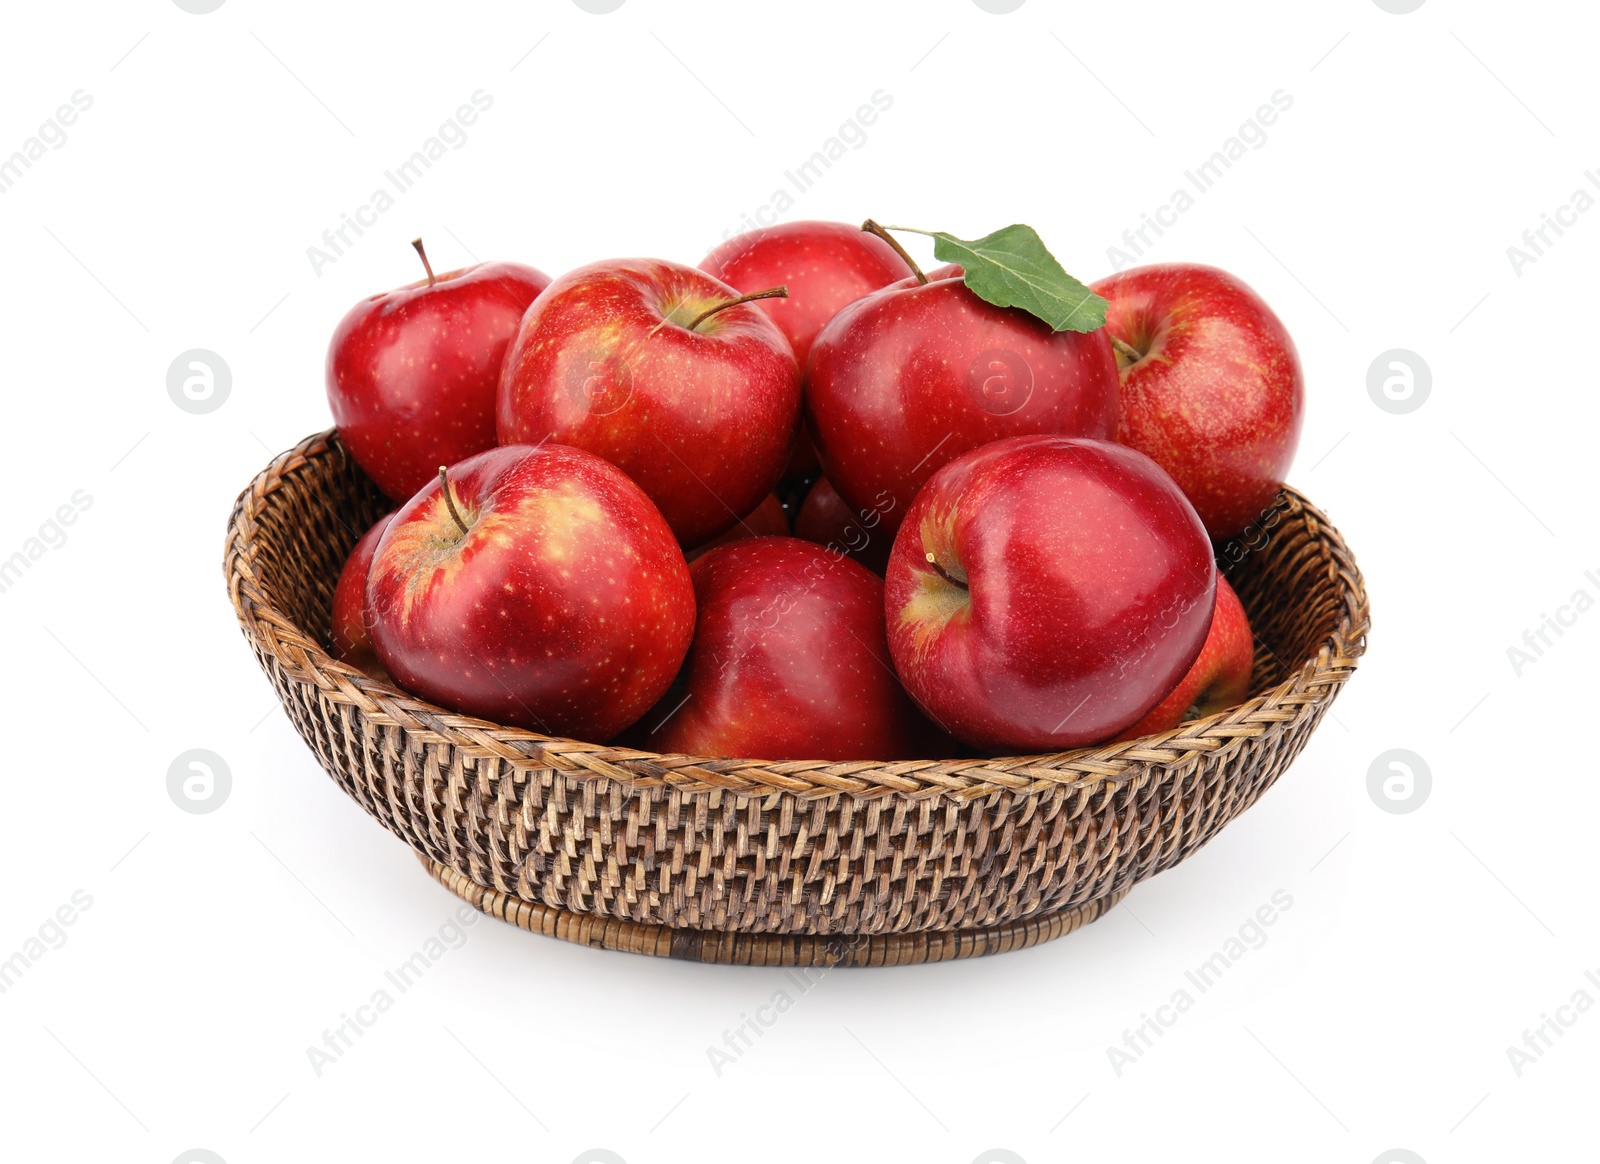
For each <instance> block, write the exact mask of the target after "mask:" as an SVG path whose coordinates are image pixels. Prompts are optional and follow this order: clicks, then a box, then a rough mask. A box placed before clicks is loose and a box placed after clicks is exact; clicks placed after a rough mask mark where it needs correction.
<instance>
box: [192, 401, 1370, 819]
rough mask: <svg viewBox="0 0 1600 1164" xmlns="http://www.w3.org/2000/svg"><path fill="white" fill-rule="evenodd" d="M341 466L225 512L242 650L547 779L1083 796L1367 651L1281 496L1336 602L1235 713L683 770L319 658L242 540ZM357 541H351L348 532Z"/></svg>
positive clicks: (691, 762) (386, 717)
mask: <svg viewBox="0 0 1600 1164" xmlns="http://www.w3.org/2000/svg"><path fill="white" fill-rule="evenodd" d="M330 454H332V455H340V456H347V457H348V456H349V451H348V450H347V449H346V448H345V447H344V446H343V444H342V443H341V442H340V441H339V439H338V430H337V429H335V428H329V429H325V430H323V431H321V432H318V433H313V434H312V435H310V436H307V437H305V438H304V439H302V440H301V441H299V442H298V443H297V444H295V445H294V446H293V447H291V448H289V449H287V450H285V451H284V452H282V453H279V454H278V455H277V456H276V457H274V458H273V459H272V460H271V461H270V462H269V463H268V464H267V465H266V467H265V468H263V469H262V470H261V471H260V472H258V473H257V474H256V476H255V477H254V479H252V480H251V482H250V484H249V485H248V486H246V487H245V489H244V490H243V491H242V492H241V493H240V494H239V496H238V498H237V499H236V500H235V502H234V505H233V509H232V512H231V513H230V515H229V519H228V529H227V537H226V543H225V549H224V554H223V575H224V578H225V579H226V581H227V585H228V595H229V598H230V599H231V601H232V602H233V608H234V613H235V615H236V616H237V618H238V621H239V625H240V628H241V630H242V631H243V633H244V635H245V638H246V639H247V640H248V641H249V642H250V644H251V646H252V648H253V649H254V650H255V651H256V652H257V653H258V654H260V655H270V656H271V657H272V658H273V659H274V660H275V661H276V662H277V664H278V665H279V667H281V668H282V670H283V671H284V673H285V674H286V675H287V676H288V677H289V678H291V679H294V680H296V681H299V682H306V683H311V684H313V685H315V686H317V687H318V688H319V689H321V690H322V691H323V692H324V693H325V694H326V695H327V696H328V697H329V698H331V699H334V700H335V701H338V702H342V703H345V704H348V705H350V706H351V707H353V708H355V709H357V710H359V712H360V713H361V714H362V715H363V716H365V717H366V718H367V719H368V720H369V721H370V722H372V723H373V724H375V725H377V726H380V727H397V728H400V729H402V730H404V731H406V732H407V733H409V734H411V735H413V736H415V737H417V739H418V741H419V742H423V743H445V744H448V745H450V746H451V747H453V748H456V749H458V750H460V751H461V752H462V753H464V754H465V755H466V756H470V757H472V758H473V759H475V760H500V761H505V762H506V763H508V764H509V765H511V767H512V768H513V770H515V771H528V770H535V769H555V770H557V771H559V772H561V773H563V775H565V776H566V777H567V778H569V779H579V780H595V781H599V780H616V781H618V782H620V783H622V784H624V785H626V786H629V787H633V788H650V787H660V786H671V787H673V788H677V789H680V790H682V791H710V792H716V791H725V792H731V793H734V794H737V795H770V794H775V793H788V794H791V795H795V796H797V797H800V798H803V799H811V798H817V797H828V796H834V795H838V794H841V793H845V794H849V795H852V796H855V797H857V798H862V799H871V798H876V797H881V796H893V795H900V796H905V797H909V798H912V799H924V798H930V797H939V796H954V797H956V798H958V799H960V800H963V801H966V800H972V799H978V798H981V797H984V796H988V795H990V794H992V793H996V792H1014V793H1027V792H1036V791H1041V790H1046V789H1052V790H1054V789H1059V790H1062V791H1065V792H1076V791H1092V790H1094V789H1096V788H1099V787H1103V786H1104V785H1107V784H1112V785H1121V784H1123V783H1126V782H1128V781H1130V780H1135V781H1144V780H1150V779H1153V778H1158V777H1159V776H1160V775H1162V774H1172V773H1174V772H1176V771H1179V770H1181V769H1182V768H1183V767H1185V766H1186V762H1187V761H1189V760H1190V759H1192V758H1194V757H1196V756H1199V755H1203V754H1211V753H1216V752H1220V751H1223V750H1224V749H1230V748H1235V747H1238V746H1240V745H1241V744H1242V743H1243V742H1244V741H1248V740H1251V739H1256V738H1259V737H1261V736H1264V735H1267V734H1268V733H1270V732H1271V731H1272V730H1274V728H1276V727H1277V726H1278V725H1280V724H1283V723H1286V722H1288V721H1291V720H1293V719H1295V718H1296V717H1297V716H1298V715H1300V714H1301V712H1302V710H1303V709H1304V708H1305V707H1306V705H1308V704H1317V705H1323V704H1327V703H1331V702H1332V699H1333V697H1334V695H1335V694H1337V692H1338V690H1339V688H1341V687H1342V686H1343V685H1344V683H1345V681H1346V680H1347V679H1348V678H1349V676H1350V674H1351V673H1352V672H1354V670H1355V668H1356V660H1357V659H1359V658H1360V657H1361V655H1362V654H1363V653H1365V650H1366V636H1367V632H1368V630H1369V629H1370V626H1371V614H1370V609H1369V605H1368V599H1367V593H1366V588H1365V584H1364V582H1363V579H1362V576H1361V572H1360V570H1359V569H1358V568H1357V567H1356V564H1355V559H1354V556H1353V555H1352V554H1351V552H1350V549H1349V547H1348V546H1346V544H1345V542H1344V539H1343V537H1342V536H1341V535H1340V534H1339V532H1338V530H1337V529H1336V528H1335V527H1334V526H1333V525H1332V524H1331V523H1330V522H1329V521H1328V520H1327V518H1326V516H1324V515H1323V513H1322V511H1321V510H1319V509H1318V508H1317V507H1316V506H1315V505H1313V504H1312V503H1311V502H1310V501H1309V500H1308V499H1307V498H1306V497H1305V495H1304V494H1302V493H1300V492H1299V491H1298V490H1297V489H1294V488H1293V487H1291V486H1287V485H1286V486H1284V487H1283V490H1282V491H1281V492H1280V493H1279V495H1278V499H1277V503H1276V506H1275V508H1286V509H1288V510H1289V511H1290V512H1292V513H1293V514H1295V516H1297V517H1300V518H1302V519H1304V520H1306V521H1308V522H1309V523H1310V524H1311V525H1312V526H1313V527H1314V532H1315V535H1316V538H1317V541H1318V544H1319V545H1320V547H1321V549H1322V554H1323V557H1324V559H1325V560H1326V562H1327V566H1328V570H1329V575H1330V577H1329V581H1330V582H1332V583H1333V584H1335V585H1336V586H1337V587H1338V590H1339V595H1338V597H1339V603H1340V607H1341V610H1340V614H1339V619H1338V621H1337V623H1336V625H1335V626H1334V628H1333V630H1332V631H1331V632H1330V633H1329V634H1328V635H1327V636H1326V637H1325V638H1324V639H1323V640H1322V642H1321V643H1320V644H1319V646H1318V648H1317V651H1316V653H1315V654H1314V655H1313V656H1311V657H1310V658H1308V659H1305V660H1303V661H1302V662H1301V663H1300V665H1299V666H1298V667H1296V668H1294V669H1293V670H1292V671H1290V672H1289V674H1288V675H1287V676H1285V678H1284V679H1283V680H1282V681H1281V682H1279V683H1278V684H1277V685H1275V686H1274V687H1272V688H1271V689H1269V690H1267V691H1265V692H1262V693H1261V694H1260V695H1256V696H1253V697H1252V698H1250V699H1248V700H1246V701H1245V702H1244V703H1241V704H1238V705H1236V706H1234V707H1231V708H1228V709H1226V710H1225V711H1222V712H1218V713H1217V714H1215V715H1211V716H1207V717H1205V718H1203V719H1198V720H1190V721H1188V722H1186V723H1183V724H1180V725H1179V726H1178V727H1176V728H1173V729H1171V730H1169V731H1166V732H1161V733H1158V734H1156V735H1149V736H1142V737H1139V738H1137V739H1133V740H1126V741H1123V742H1120V743H1106V744H1098V745H1093V746H1089V747H1083V748H1076V749H1072V750H1070V751H1064V752H1049V753H1037V754H1033V755H1018V756H995V757H981V758H974V759H954V760H893V761H884V760H851V761H831V760H792V761H781V762H780V761H767V760H758V759H748V758H736V757H704V756H687V755H679V754H672V753H657V752H646V751H640V750H637V749H634V748H621V747H613V746H610V745H607V744H596V743H590V742H588V741H584V740H575V739H568V738H564V737H560V736H546V735H542V734H540V733H538V732H533V731H528V730H526V729H523V728H514V727H506V726H504V725H501V724H497V723H494V722H492V721H489V720H484V719H479V718H477V717H475V716H469V715H463V714H460V713H458V712H453V711H449V710H447V709H445V708H442V707H439V706H438V705H437V704H433V703H429V702H427V701H426V700H423V699H419V698H417V697H416V696H414V695H411V694H409V693H408V692H405V691H403V690H401V689H400V688H398V687H396V686H394V685H392V684H388V683H384V682H382V681H380V680H377V679H373V678H371V677H370V676H368V675H366V674H365V673H363V672H361V671H358V670H356V669H355V668H353V667H350V666H349V665H347V664H345V663H342V662H340V661H338V660H337V659H335V658H333V657H332V656H331V655H330V654H329V653H328V651H327V648H326V647H325V645H324V644H323V643H322V642H320V641H319V640H317V639H316V638H315V637H314V636H312V635H310V634H308V633H307V632H306V631H305V630H303V629H302V628H301V627H299V626H298V625H297V624H296V622H295V621H294V620H293V619H292V618H290V617H289V616H288V615H287V614H285V613H284V612H283V611H282V610H280V609H278V608H277V607H276V606H274V605H273V604H272V603H271V602H270V601H268V599H267V597H266V594H265V592H264V590H263V588H262V586H261V583H260V579H259V577H258V575H257V573H256V570H255V561H256V557H257V555H258V551H259V547H258V546H257V545H256V544H255V543H254V541H253V538H252V535H253V533H254V531H255V528H256V524H257V519H258V516H259V515H260V513H261V512H262V511H263V510H264V509H265V508H266V507H267V505H268V504H270V498H271V496H272V494H273V493H275V492H277V490H278V489H279V488H280V487H281V485H282V482H283V481H284V479H285V478H287V477H289V476H291V475H292V474H294V473H296V472H298V471H300V470H302V469H304V468H305V466H306V465H308V464H309V463H310V462H311V461H312V460H314V459H316V458H318V457H322V456H327V455H330ZM352 532H354V533H355V534H356V535H357V536H359V535H360V534H361V533H362V532H364V531H361V530H355V531H352Z"/></svg>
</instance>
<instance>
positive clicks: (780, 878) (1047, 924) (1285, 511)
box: [224, 432, 1368, 965]
mask: <svg viewBox="0 0 1600 1164" xmlns="http://www.w3.org/2000/svg"><path fill="white" fill-rule="evenodd" d="M387 508H388V503H387V502H386V501H384V499H383V498H382V497H381V495H380V494H379V493H378V491H377V489H376V488H375V487H374V486H373V484H372V483H371V482H370V481H369V480H368V479H367V477H366V476H365V475H364V474H363V473H362V472H361V470H360V469H359V468H358V467H357V466H356V464H355V461H354V460H353V459H352V458H351V457H350V455H349V454H348V453H347V452H346V450H345V449H344V447H343V446H342V445H341V444H340V443H339V440H338V437H337V435H336V434H334V433H333V432H325V433H322V434H320V435H317V436H313V437H309V438H307V439H306V440H304V441H302V442H301V443H300V444H299V445H297V446H296V447H295V448H293V449H291V450H289V451H288V452H286V453H284V454H282V455H281V456H279V457H277V458H276V459H275V460H274V461H273V462H272V463H271V464H270V465H268V466H267V467H266V469H264V470H263V471H262V472H261V474H260V475H259V476H258V477H256V479H255V480H254V481H252V482H251V483H250V487H249V488H248V489H246V490H245V491H244V493H243V494H241V495H240V497H239V500H238V502H237V503H236V505H235V507H234V510H233V515H232V519H231V521H230V523H229V527H228V541H227V549H226V556H225V561H224V571H225V573H226V576H227V582H228V590H229V593H230V595H231V596H232V599H233V605H234V609H235V610H236V611H237V613H238V616H239V623H240V625H241V626H242V627H243V629H244V633H245V637H246V638H247V639H248V640H249V642H250V646H251V647H252V649H253V650H254V651H255V654H256V658H257V660H258V661H259V662H260V664H261V668H262V670H264V671H265V672H266V673H267V676H268V678H270V679H271V681H272V684H273V686H274V687H275V688H276V689H277V692H278V696H279V698H280V699H281V700H282V701H283V706H284V709H285V710H286V711H287V712H288V714H289V718H290V719H291V720H292V721H293V722H294V725H295V727H296V728H297V729H298V730H299V732H300V734H301V736H303V737H304V738H305V741H306V743H308V744H309V745H310V746H311V748H312V750H313V751H314V752H315V753H316V755H317V758H318V759H319V760H320V761H321V763H322V766H323V767H324V768H325V769H327V771H328V774H329V775H330V776H332V777H333V778H334V779H335V780H336V781H338V782H339V785H340V786H341V787H342V788H343V789H344V790H345V791H346V792H348V793H349V794H350V795H351V796H352V797H354V798H355V799H356V800H357V801H358V802H359V803H360V804H361V805H362V807H363V808H365V809H366V810H367V811H368V812H369V813H371V814H372V815H373V816H374V817H376V818H377V819H378V820H379V821H380V822H381V823H382V824H383V825H384V827H385V828H387V829H388V830H389V831H390V832H392V833H394V834H395V835H396V836H398V837H401V838H402V839H404V840H405V841H406V842H407V843H408V844H410V845H411V847H412V848H413V849H414V850H415V851H416V852H417V854H418V856H419V857H420V858H421V860H422V861H423V864H424V865H425V866H426V867H427V868H428V870H429V871H430V872H431V873H432V874H433V876H434V877H436V878H437V879H438V880H439V881H440V882H441V883H442V884H444V885H445V886H446V887H447V888H449V889H450V890H451V891H453V892H454V893H456V894H458V895H459V896H461V897H463V898H465V899H466V900H467V901H469V902H471V903H472V904H473V905H474V906H476V907H478V908H480V909H482V910H484V911H486V912H489V913H493V914H494V915H495V916H497V917H501V918H504V919H505V920H507V921H510V922H513V923H515V924H516V925H519V926H522V927H523V928H525V929H529V930H533V931H536V932H539V933H544V934H549V935H552V936H554V937H559V938H564V939H566V940H568V941H575V942H581V943H584V944H587V945H591V946H600V947H604V948H606V949H614V950H627V951H631V952H634V953H642V954H655V955H663V956H671V957H678V958H688V959H694V960H699V961H706V962H732V963H741V964H761V965H797V964H826V965H836V964H848V965H895V964H904V963H910V962H929V961H940V960H943V959H946V958H959V957H967V956H971V955H976V954H988V953H997V952H1000V951H1004V950H1012V949H1019V948H1022V947H1025V946H1030V945H1034V944H1036V943H1038V942H1042V941H1047V940H1049V939H1051V938H1055V937H1059V936H1061V935H1062V934H1065V933H1069V932H1070V931H1072V930H1074V929H1076V928H1077V927H1078V926H1080V925H1083V924H1085V923H1087V922H1090V921H1093V920H1094V919H1095V918H1097V917H1099V916H1100V915H1101V914H1103V913H1104V912H1106V910H1108V909H1110V908H1111V907H1112V906H1113V905H1115V904H1116V903H1117V901H1119V900H1120V899H1121V898H1122V896H1123V895H1124V894H1125V893H1127V891H1128V890H1129V889H1130V888H1131V887H1132V886H1133V885H1134V884H1135V883H1137V882H1139V881H1141V880H1143V879H1144V878H1146V877H1149V876H1151V875H1153V874H1155V873H1159V872H1161V871H1162V870H1163V869H1167V868H1170V867H1171V866H1173V865H1176V864H1177V863H1178V862H1179V861H1182V860H1183V859H1184V858H1185V857H1187V856H1188V855H1189V854H1191V853H1193V852H1194V851H1195V850H1196V849H1198V848H1199V847H1200V846H1201V845H1203V844H1205V843H1206V842H1207V841H1208V840H1210V839H1211V838H1212V837H1213V836H1215V835H1216V834H1217V832H1218V831H1219V830H1220V829H1221V828H1222V827H1223V826H1224V825H1226V824H1227V823H1228V822H1229V821H1230V820H1232V819H1233V818H1234V817H1235V816H1237V815H1238V814H1239V813H1241V812H1243V811H1244V810H1245V809H1246V808H1248V807H1250V805H1252V804H1254V803H1255V801H1256V798H1257V797H1259V796H1260V795H1261V794H1262V792H1264V791H1265V790H1266V789H1267V788H1268V787H1270V786H1271V784H1272V782H1273V781H1274V780H1276V779H1277V778H1278V776H1279V774H1281V773H1282V772H1283V771H1284V769H1285V768H1287V767H1288V766H1289V764H1290V762H1291V761H1292V760H1293V759H1294V758H1295V756H1296V755H1297V754H1298V753H1299V752H1300V749H1301V748H1302V747H1304V745H1305V742H1306V739H1307V737H1308V736H1309V735H1310V734H1311V732H1312V730H1313V729H1314V728H1315V727H1316V726H1317V724H1318V723H1319V722H1320V721H1321V719H1322V716H1323V713H1324V712H1326V711H1327V710H1328V707H1329V705H1331V704H1332V703H1333V700H1334V697H1335V696H1336V695H1337V694H1338V692H1339V689H1340V687H1341V686H1343V684H1344V681H1345V680H1346V679H1347V678H1349V676H1350V673H1351V671H1352V670H1353V669H1354V668H1355V664H1356V659H1357V658H1358V657H1359V656H1360V655H1361V653H1362V651H1363V649H1364V648H1365V642H1366V638H1365V636H1366V632H1367V626H1368V615H1367V598H1366V593H1365V591H1364V589H1363V587H1362V582H1361V575H1360V573H1359V572H1358V571H1357V569H1356V566H1355V563H1354V561H1353V560H1352V558H1351V556H1350V552H1349V550H1348V549H1346V547H1345V545H1344V542H1343V541H1342V540H1341V538H1340V537H1339V534H1338V532H1337V531H1336V530H1334V529H1333V528H1332V527H1331V526H1330V525H1329V524H1328V523H1327V520H1326V519H1325V518H1324V517H1323V516H1322V514H1321V513H1319V512H1318V511H1317V510H1316V509H1315V508H1313V507H1312V506H1311V505H1310V504H1309V503H1308V502H1307V501H1306V500H1305V499H1304V498H1303V497H1301V496H1300V495H1299V494H1298V493H1295V492H1294V491H1293V490H1285V492H1284V493H1283V495H1282V496H1281V498H1280V499H1279V502H1278V506H1277V508H1276V509H1275V510H1273V511H1272V512H1271V513H1270V514H1268V515H1266V516H1265V517H1264V518H1263V520H1262V522H1261V523H1260V525H1259V527H1256V528H1255V529H1254V530H1253V534H1252V537H1251V538H1250V539H1248V540H1246V541H1244V542H1241V543H1236V544H1233V545H1230V546H1229V547H1226V548H1225V552H1224V554H1223V560H1224V563H1225V565H1226V566H1227V569H1228V577H1229V579H1230V581H1232V582H1233V584H1234V586H1235V588H1236V589H1237V590H1238V592H1239V596H1240V598H1241V599H1242V600H1243V602H1244V605H1245V608H1246V610H1247V611H1248V612H1249V615H1250V618H1251V621H1252V624H1253V626H1254V629H1255V632H1256V635H1257V651H1256V672H1255V683H1254V689H1253V691H1252V697H1251V699H1250V700H1249V701H1248V702H1246V703H1244V704H1241V705H1240V706H1238V707H1235V708H1233V709H1231V710H1229V711H1227V712H1224V713H1223V714H1220V715H1215V716H1211V717H1210V718H1208V719H1204V720H1198V721H1195V722H1192V723H1188V724H1185V725H1183V726H1182V727H1181V728H1179V729H1177V730H1176V731H1172V732H1167V733H1165V734H1163V735H1158V736H1147V737H1145V738H1144V739H1140V740H1137V741H1133V742H1130V743H1123V744H1112V745H1106V746H1103V747H1099V748H1088V749H1080V750H1078V751H1075V752H1064V753H1059V754H1054V755H1046V756H1016V757H1007V758H1003V759H967V760H939V761H929V760H918V761H905V762H896V763H882V762H858V763H830V762H825V761H811V762H794V763H781V764H779V763H766V762H762V761H758V760H736V759H695V758H692V757H686V756H660V755H655V754H653V753H648V752H637V751H632V750H628V749H624V748H614V747H608V746H606V745H604V744H594V743H584V742H582V741H579V740H566V739H552V738H549V737H546V736H540V735H537V734H535V733H532V732H527V731H521V730H516V729H511V728H504V727H500V726H497V725H495V724H492V723H487V722H485V721H483V720H479V719H473V718H471V717H468V716H463V715H457V714H454V713H452V712H448V711H445V710H442V709H441V708H438V707H436V706H434V705H432V704H429V703H425V702H423V701H421V700H419V699H415V698H413V697H412V696H409V695H407V694H405V693H404V692H402V691H399V690H397V689H396V688H394V687H391V686H388V685H385V684H383V683H379V682H377V681H375V680H372V679H369V678H367V677H366V676H365V675H363V674H361V673H360V672H358V671H354V670H352V669H351V668H349V667H346V666H344V665H343V664H341V663H338V662H335V661H334V660H333V659H332V658H330V657H329V655H328V653H327V650H326V649H325V644H326V642H327V639H328V626H329V607H330V605H331V602H332V596H333V588H334V583H335V582H336V580H337V578H338V575H339V569H340V566H341V565H342V564H343V561H344V558H345V555H346V554H348V553H349V551H350V548H351V546H352V545H354V543H355V541H356V538H357V537H358V536H359V535H360V534H361V532H362V531H364V530H365V529H366V528H367V527H368V526H369V525H370V524H371V523H372V522H373V521H374V520H376V519H377V517H378V516H379V515H380V513H382V512H383V511H384V510H385V509H387Z"/></svg>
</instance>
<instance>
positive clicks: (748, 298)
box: [689, 287, 789, 331]
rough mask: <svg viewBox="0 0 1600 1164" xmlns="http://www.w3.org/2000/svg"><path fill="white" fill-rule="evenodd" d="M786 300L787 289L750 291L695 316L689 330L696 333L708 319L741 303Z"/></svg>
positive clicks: (772, 288) (787, 296)
mask: <svg viewBox="0 0 1600 1164" xmlns="http://www.w3.org/2000/svg"><path fill="white" fill-rule="evenodd" d="M787 298H789V288H787V287H768V288H767V289H766V290H765V291H752V292H750V294H748V295H741V296H739V298H737V299H729V300H728V301H727V302H725V303H719V304H717V305H716V306H715V307H708V308H706V309H705V310H704V311H702V312H701V313H700V314H699V315H697V316H695V317H694V319H693V320H692V321H690V323H689V330H690V331H698V330H699V328H700V325H701V324H702V323H704V322H705V321H706V320H708V319H710V318H711V317H712V316H713V315H715V314H716V313H717V312H719V311H726V310H728V308H730V307H737V306H738V305H739V304H741V303H753V302H755V301H756V300H757V299H787Z"/></svg>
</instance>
